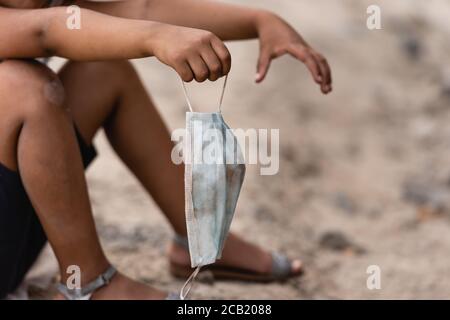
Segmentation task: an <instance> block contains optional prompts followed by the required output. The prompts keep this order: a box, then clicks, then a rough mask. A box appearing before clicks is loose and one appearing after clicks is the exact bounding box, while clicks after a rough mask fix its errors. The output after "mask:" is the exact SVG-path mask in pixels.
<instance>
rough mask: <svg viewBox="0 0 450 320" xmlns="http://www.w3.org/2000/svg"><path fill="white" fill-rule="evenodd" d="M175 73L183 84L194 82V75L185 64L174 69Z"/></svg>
mask: <svg viewBox="0 0 450 320" xmlns="http://www.w3.org/2000/svg"><path fill="white" fill-rule="evenodd" d="M175 71H176V72H177V73H178V75H179V76H180V78H181V79H182V80H183V81H184V82H191V81H192V80H194V74H193V73H192V70H191V67H190V66H189V64H188V63H187V62H183V63H181V64H179V65H177V66H176V67H175Z"/></svg>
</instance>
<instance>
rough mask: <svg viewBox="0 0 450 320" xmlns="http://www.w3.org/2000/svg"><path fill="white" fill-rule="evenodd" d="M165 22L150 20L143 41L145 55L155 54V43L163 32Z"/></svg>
mask: <svg viewBox="0 0 450 320" xmlns="http://www.w3.org/2000/svg"><path fill="white" fill-rule="evenodd" d="M163 25H164V24H163V23H159V22H154V21H148V24H147V26H146V28H145V31H144V34H145V36H144V37H145V39H144V41H142V42H141V43H142V44H143V46H144V48H143V50H144V52H145V56H154V55H155V43H156V42H157V38H158V35H159V34H160V33H161V28H162V26H163Z"/></svg>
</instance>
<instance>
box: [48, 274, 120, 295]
mask: <svg viewBox="0 0 450 320" xmlns="http://www.w3.org/2000/svg"><path fill="white" fill-rule="evenodd" d="M116 273H117V270H116V268H114V267H113V266H109V267H108V269H106V271H105V272H103V273H102V274H101V275H99V276H98V277H97V278H95V279H94V280H93V281H91V282H89V283H88V284H86V285H85V286H83V288H81V289H69V288H67V286H66V285H64V284H62V283H58V284H57V286H56V287H57V289H58V291H59V292H60V293H61V294H62V295H64V297H65V298H66V299H67V300H90V298H91V296H92V294H93V293H94V292H95V291H97V290H98V289H100V288H102V287H104V286H106V285H108V284H109V283H110V282H111V279H112V278H113V277H114V276H115V275H116Z"/></svg>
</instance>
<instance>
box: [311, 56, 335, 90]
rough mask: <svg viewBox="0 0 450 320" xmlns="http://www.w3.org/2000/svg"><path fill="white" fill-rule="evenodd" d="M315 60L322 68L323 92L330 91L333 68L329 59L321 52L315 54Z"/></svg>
mask: <svg viewBox="0 0 450 320" xmlns="http://www.w3.org/2000/svg"><path fill="white" fill-rule="evenodd" d="M314 57H315V60H316V62H317V64H318V66H319V68H320V73H321V75H322V92H323V93H329V92H330V91H331V89H332V88H331V69H330V66H329V65H328V62H327V60H326V59H325V58H324V57H323V56H322V55H320V54H319V53H316V54H314Z"/></svg>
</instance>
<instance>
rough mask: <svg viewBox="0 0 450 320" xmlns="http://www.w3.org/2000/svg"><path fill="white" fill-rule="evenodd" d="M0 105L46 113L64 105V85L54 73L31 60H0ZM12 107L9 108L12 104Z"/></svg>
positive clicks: (25, 111) (17, 110) (22, 110)
mask: <svg viewBox="0 0 450 320" xmlns="http://www.w3.org/2000/svg"><path fill="white" fill-rule="evenodd" d="M0 79H1V81H0V82H1V85H0V86H1V87H2V88H1V89H3V90H1V91H3V93H1V94H2V95H3V97H2V106H1V107H2V108H8V105H9V106H10V107H9V108H10V109H12V110H13V111H14V112H23V113H24V114H25V115H26V114H27V113H28V112H32V113H35V112H38V113H46V112H47V113H48V112H49V111H50V112H51V111H52V110H58V109H62V108H63V107H64V97H65V94H64V87H63V85H62V83H61V81H60V80H59V79H58V77H57V75H56V74H55V73H54V72H53V71H51V70H50V69H49V68H47V67H46V66H45V65H43V64H41V63H39V62H37V61H34V60H7V61H3V62H2V63H0ZM11 106H12V107H11Z"/></svg>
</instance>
